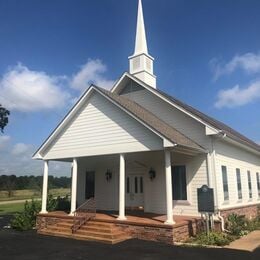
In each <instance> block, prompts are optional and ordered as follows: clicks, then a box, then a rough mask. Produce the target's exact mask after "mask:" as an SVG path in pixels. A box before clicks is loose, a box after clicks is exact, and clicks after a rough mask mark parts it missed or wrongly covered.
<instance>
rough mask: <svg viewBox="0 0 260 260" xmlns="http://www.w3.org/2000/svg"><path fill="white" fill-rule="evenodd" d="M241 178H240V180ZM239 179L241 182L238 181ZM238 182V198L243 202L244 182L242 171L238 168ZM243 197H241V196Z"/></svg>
mask: <svg viewBox="0 0 260 260" xmlns="http://www.w3.org/2000/svg"><path fill="white" fill-rule="evenodd" d="M238 176H239V178H238ZM238 179H239V181H238ZM236 181H237V197H238V200H239V201H241V200H242V199H243V190H242V181H241V171H240V169H239V168H236ZM239 187H240V189H239ZM240 195H241V196H240Z"/></svg>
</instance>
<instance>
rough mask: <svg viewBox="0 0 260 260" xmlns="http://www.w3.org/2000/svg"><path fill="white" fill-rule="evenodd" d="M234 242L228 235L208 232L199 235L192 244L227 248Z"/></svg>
mask: <svg viewBox="0 0 260 260" xmlns="http://www.w3.org/2000/svg"><path fill="white" fill-rule="evenodd" d="M233 240H234V237H232V236H230V235H228V234H226V233H221V232H215V231H211V232H209V234H207V233H206V232H202V233H200V234H198V235H197V236H196V237H195V239H194V240H193V241H192V242H193V243H195V244H198V245H214V246H225V245H228V244H229V243H230V242H231V241H233Z"/></svg>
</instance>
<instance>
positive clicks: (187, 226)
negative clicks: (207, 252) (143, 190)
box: [36, 215, 205, 244]
mask: <svg viewBox="0 0 260 260" xmlns="http://www.w3.org/2000/svg"><path fill="white" fill-rule="evenodd" d="M65 219H70V220H71V219H72V218H71V217H66V216H60V217H58V216H57V217H55V216H50V215H49V216H48V215H38V216H37V221H36V228H37V230H38V231H41V230H44V229H46V228H48V226H56V225H57V223H59V222H60V221H62V220H63V221H64V220H65ZM96 221H98V222H106V221H105V220H104V221H101V220H96ZM107 222H110V221H107ZM113 223H114V224H115V225H116V226H117V227H118V228H119V229H121V230H122V231H124V232H125V233H126V234H128V235H130V236H131V237H132V238H137V239H141V240H150V241H157V242H163V243H167V244H173V243H174V242H181V241H185V240H187V239H188V238H190V237H191V236H194V235H196V234H197V233H199V232H201V231H202V230H205V229H204V228H205V227H204V222H203V221H202V220H201V219H191V220H187V221H183V222H181V223H178V224H176V225H174V226H170V225H164V224H160V225H157V224H156V225H154V224H144V223H130V222H128V223H127V222H126V223H124V222H117V221H113Z"/></svg>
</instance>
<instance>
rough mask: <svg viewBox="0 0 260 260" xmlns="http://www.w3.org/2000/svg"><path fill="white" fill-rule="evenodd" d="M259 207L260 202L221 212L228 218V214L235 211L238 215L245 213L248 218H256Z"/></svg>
mask: <svg viewBox="0 0 260 260" xmlns="http://www.w3.org/2000/svg"><path fill="white" fill-rule="evenodd" d="M259 207H260V203H258V204H254V205H250V206H243V207H236V208H229V209H223V210H220V213H221V216H223V218H224V219H226V218H227V217H228V215H230V214H232V213H235V214H238V215H245V216H246V218H248V219H252V218H256V217H257V215H258V214H259Z"/></svg>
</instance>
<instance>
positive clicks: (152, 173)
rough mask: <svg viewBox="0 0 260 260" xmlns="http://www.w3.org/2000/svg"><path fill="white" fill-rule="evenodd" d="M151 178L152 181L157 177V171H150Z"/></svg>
mask: <svg viewBox="0 0 260 260" xmlns="http://www.w3.org/2000/svg"><path fill="white" fill-rule="evenodd" d="M149 177H150V180H151V181H152V180H153V179H154V178H155V177H156V171H155V170H154V169H153V168H151V169H150V171H149Z"/></svg>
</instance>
